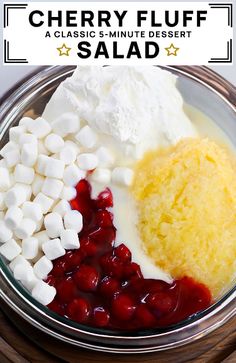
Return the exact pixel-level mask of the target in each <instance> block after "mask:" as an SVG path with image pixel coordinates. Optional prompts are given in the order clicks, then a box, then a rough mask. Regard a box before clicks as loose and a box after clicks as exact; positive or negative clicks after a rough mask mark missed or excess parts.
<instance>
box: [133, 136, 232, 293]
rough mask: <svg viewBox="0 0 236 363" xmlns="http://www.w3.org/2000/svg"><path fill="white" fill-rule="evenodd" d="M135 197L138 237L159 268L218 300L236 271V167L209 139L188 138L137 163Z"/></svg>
mask: <svg viewBox="0 0 236 363" xmlns="http://www.w3.org/2000/svg"><path fill="white" fill-rule="evenodd" d="M132 192H133V195H134V197H135V199H136V201H137V208H138V213H139V224H138V228H139V232H140V235H141V239H142V241H143V244H144V248H145V250H146V252H147V253H148V255H149V256H151V257H152V258H153V259H154V261H155V263H156V264H157V265H158V266H160V267H161V268H163V270H165V271H166V272H168V273H170V274H171V275H172V276H173V277H174V278H180V277H183V276H186V275H187V276H191V277H193V278H194V279H195V280H197V281H199V282H202V283H204V284H205V285H206V286H208V287H209V289H210V290H211V292H212V295H213V296H214V297H216V296H218V295H219V294H220V293H222V292H223V291H224V289H225V288H227V286H229V284H230V282H231V281H232V279H233V277H234V275H235V271H236V163H235V160H234V158H233V157H232V156H231V155H230V153H229V152H228V151H227V150H226V149H224V148H222V147H220V146H218V145H217V144H216V143H214V142H212V141H209V140H208V139H185V140H183V141H181V142H179V143H178V144H177V145H176V146H172V147H169V148H166V149H162V150H158V151H153V152H149V153H147V154H146V155H145V156H144V158H143V159H142V160H141V161H140V162H138V164H137V166H136V170H135V177H134V182H133V185H132Z"/></svg>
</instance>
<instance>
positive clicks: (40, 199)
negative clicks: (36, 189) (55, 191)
mask: <svg viewBox="0 0 236 363" xmlns="http://www.w3.org/2000/svg"><path fill="white" fill-rule="evenodd" d="M34 203H38V204H40V206H41V209H42V212H43V214H46V213H48V211H49V210H50V209H51V207H52V206H53V203H54V200H53V199H52V198H49V197H47V196H46V195H45V194H43V193H41V192H40V193H39V194H38V195H37V196H36V197H35V198H34Z"/></svg>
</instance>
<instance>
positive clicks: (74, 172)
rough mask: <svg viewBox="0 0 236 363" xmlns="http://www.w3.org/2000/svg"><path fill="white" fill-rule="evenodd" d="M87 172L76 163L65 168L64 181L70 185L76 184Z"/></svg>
mask: <svg viewBox="0 0 236 363" xmlns="http://www.w3.org/2000/svg"><path fill="white" fill-rule="evenodd" d="M85 176H86V174H85V172H84V171H83V170H80V169H79V168H78V167H77V166H76V165H75V164H72V165H69V166H67V167H66V168H65V171H64V175H63V181H64V183H65V184H66V185H68V186H72V187H73V186H75V185H76V184H77V183H78V182H79V181H80V180H81V179H83V178H85Z"/></svg>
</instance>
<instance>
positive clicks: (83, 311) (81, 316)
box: [66, 297, 91, 323]
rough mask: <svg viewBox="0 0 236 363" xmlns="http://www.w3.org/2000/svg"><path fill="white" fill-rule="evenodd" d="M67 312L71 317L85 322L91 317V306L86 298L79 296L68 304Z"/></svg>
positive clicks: (79, 321)
mask: <svg viewBox="0 0 236 363" xmlns="http://www.w3.org/2000/svg"><path fill="white" fill-rule="evenodd" d="M66 312H67V315H68V316H69V318H70V319H72V320H75V321H77V322H78V323H84V322H86V321H87V320H88V318H89V315H90V313H91V308H90V304H89V303H88V301H87V300H86V299H84V298H81V297H79V298H77V299H74V300H73V301H72V302H70V303H69V304H68V305H67V309H66Z"/></svg>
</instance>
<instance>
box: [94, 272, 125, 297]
mask: <svg viewBox="0 0 236 363" xmlns="http://www.w3.org/2000/svg"><path fill="white" fill-rule="evenodd" d="M120 289H121V285H120V282H119V281H118V280H117V279H115V278H113V277H108V276H106V277H105V278H104V279H103V280H102V281H101V283H100V288H99V291H100V293H101V295H104V296H107V297H113V296H114V295H115V294H117V293H118V292H119V291H120Z"/></svg>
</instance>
